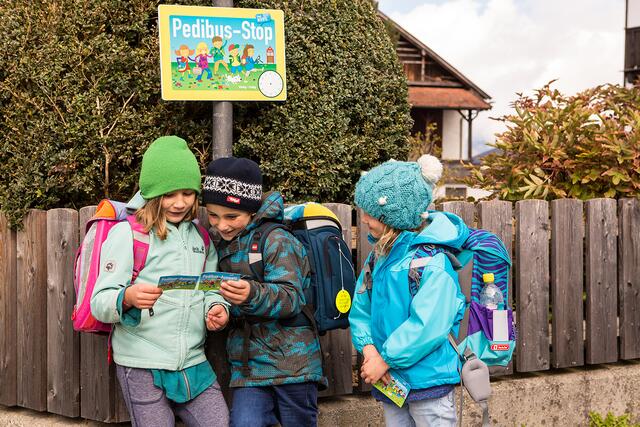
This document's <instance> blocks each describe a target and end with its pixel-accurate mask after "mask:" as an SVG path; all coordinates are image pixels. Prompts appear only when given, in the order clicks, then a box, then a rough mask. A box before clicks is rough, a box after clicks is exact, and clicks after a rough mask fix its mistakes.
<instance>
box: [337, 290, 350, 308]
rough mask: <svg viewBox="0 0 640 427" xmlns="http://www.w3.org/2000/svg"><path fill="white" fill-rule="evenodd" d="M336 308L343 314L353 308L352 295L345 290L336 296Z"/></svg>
mask: <svg viewBox="0 0 640 427" xmlns="http://www.w3.org/2000/svg"><path fill="white" fill-rule="evenodd" d="M336 308H337V309H338V311H339V312H340V313H342V314H344V313H346V312H347V311H349V309H350V308H351V295H349V292H347V291H345V290H344V289H343V290H341V291H340V292H338V295H336Z"/></svg>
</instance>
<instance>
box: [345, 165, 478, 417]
mask: <svg viewBox="0 0 640 427" xmlns="http://www.w3.org/2000/svg"><path fill="white" fill-rule="evenodd" d="M441 175H442V164H441V163H440V161H439V160H438V159H436V158H435V157H433V156H429V155H424V156H422V157H420V158H419V159H418V161H417V162H401V161H395V160H390V161H387V162H385V163H383V164H381V165H379V166H377V167H375V168H373V169H372V170H370V171H369V172H367V173H364V174H363V176H362V177H361V178H360V180H359V181H358V183H357V184H356V191H355V202H356V205H357V206H358V207H359V208H361V209H362V210H363V222H364V223H365V224H367V225H368V226H369V239H370V240H371V241H372V243H374V249H373V250H372V252H371V253H370V254H369V257H368V258H367V261H366V263H365V266H364V268H363V270H362V272H361V274H360V277H359V278H358V283H357V284H356V290H357V291H356V294H355V296H354V301H353V306H352V308H351V313H350V315H349V322H350V323H351V337H352V341H353V344H354V346H355V348H356V349H357V350H358V351H359V352H360V353H362V354H363V356H364V362H363V364H362V369H361V372H360V375H361V377H362V378H363V379H364V380H365V382H367V383H371V384H375V383H376V382H378V381H382V382H383V383H384V384H388V383H389V381H390V380H391V378H392V377H393V378H400V379H401V380H403V381H405V382H406V383H408V385H409V386H410V391H409V393H408V395H407V398H406V401H405V404H404V405H403V406H402V407H398V406H397V405H396V404H395V403H393V402H392V401H391V400H390V399H389V398H387V397H386V396H385V395H384V394H382V393H381V392H380V391H378V390H377V389H376V388H373V389H372V395H373V397H375V398H376V399H377V400H379V401H381V402H382V405H383V407H384V415H385V421H386V424H387V425H388V426H396V425H416V426H434V425H438V426H455V425H456V411H455V405H454V393H453V389H454V386H455V384H457V383H459V382H460V375H459V370H460V369H461V366H460V361H459V357H458V354H457V353H456V350H455V349H454V348H453V346H452V345H451V344H450V343H449V341H448V335H449V333H450V332H452V333H453V334H454V335H457V334H458V328H459V324H460V321H461V320H462V317H463V314H464V308H465V297H464V295H463V294H462V291H461V290H460V285H459V283H458V276H457V273H456V272H455V271H454V269H453V267H452V265H451V262H450V261H449V259H448V258H447V256H446V254H445V253H437V254H436V255H435V256H433V258H431V259H430V260H429V261H428V263H427V264H426V266H425V267H424V270H423V273H422V275H421V279H420V286H419V288H418V290H417V293H416V292H415V290H414V292H412V291H411V289H410V286H411V283H410V281H409V270H410V265H411V263H412V260H413V258H414V255H415V254H416V251H417V250H418V249H419V248H421V247H423V246H425V245H436V246H446V247H449V248H452V249H454V250H455V249H460V247H461V245H462V244H463V243H464V241H465V240H466V239H467V237H468V235H469V229H468V228H467V226H466V225H465V224H464V222H463V221H462V219H460V218H459V217H457V216H455V215H453V214H449V213H445V212H436V211H429V210H428V206H429V204H430V203H431V201H432V199H433V188H434V186H435V184H436V182H437V181H438V180H439V179H440V177H441ZM422 259H424V258H422Z"/></svg>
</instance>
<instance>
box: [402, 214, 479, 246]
mask: <svg viewBox="0 0 640 427" xmlns="http://www.w3.org/2000/svg"><path fill="white" fill-rule="evenodd" d="M428 221H429V224H428V225H427V226H426V227H425V228H424V229H423V230H422V231H421V232H420V233H418V234H417V235H416V237H415V238H414V240H413V242H412V244H411V245H412V246H417V245H424V244H437V245H442V246H448V247H450V248H454V249H460V248H461V247H462V245H463V243H464V242H465V241H466V240H467V238H468V237H469V227H467V225H466V224H465V223H464V221H463V220H462V218H460V217H459V216H457V215H455V214H452V213H449V212H440V211H429V219H428Z"/></svg>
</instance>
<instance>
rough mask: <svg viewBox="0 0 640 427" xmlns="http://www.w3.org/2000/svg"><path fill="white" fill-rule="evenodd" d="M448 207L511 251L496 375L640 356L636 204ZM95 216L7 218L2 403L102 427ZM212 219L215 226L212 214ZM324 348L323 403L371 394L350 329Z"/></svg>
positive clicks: (113, 385)
mask: <svg viewBox="0 0 640 427" xmlns="http://www.w3.org/2000/svg"><path fill="white" fill-rule="evenodd" d="M327 206H328V207H329V208H330V209H331V210H332V211H333V212H335V213H336V214H337V215H338V217H339V218H340V221H341V222H342V224H343V234H344V237H345V241H346V242H347V243H349V244H351V242H354V244H355V247H354V248H352V249H353V255H354V260H355V261H356V264H357V267H358V269H359V268H361V266H362V264H363V262H364V259H365V257H366V255H367V254H368V252H369V250H370V249H371V246H370V244H369V243H368V241H367V239H366V235H367V227H366V225H365V224H364V223H362V221H361V218H360V213H359V212H353V210H352V208H351V206H349V205H343V204H336V203H329V204H327ZM438 209H441V210H444V211H448V212H453V213H456V214H458V215H459V216H461V217H462V218H463V219H464V220H465V222H466V223H467V225H469V226H471V227H479V228H484V229H487V230H490V231H492V232H494V233H496V234H497V235H498V236H500V237H501V238H502V240H503V241H504V243H505V246H506V247H507V250H508V251H509V252H510V253H511V254H512V257H513V260H514V267H513V270H512V280H510V284H509V289H510V291H509V294H510V303H512V304H513V305H515V310H516V311H515V314H516V319H517V326H518V340H517V347H516V356H515V357H514V362H513V363H512V364H511V365H510V366H509V367H508V368H504V369H496V370H493V372H492V373H493V374H494V375H509V374H511V373H513V372H534V371H545V370H549V369H554V368H564V367H576V366H583V365H585V364H599V363H609V362H615V361H617V360H627V359H637V358H640V202H639V201H638V200H637V199H621V200H618V201H616V200H613V199H593V200H588V201H586V202H582V201H578V200H569V199H566V200H555V201H553V202H551V203H548V202H546V201H540V200H527V201H521V202H517V203H515V205H514V204H512V203H510V202H505V201H490V202H480V203H478V204H472V203H468V202H447V203H443V204H442V205H441V206H439V207H438ZM94 210H95V206H88V207H85V208H82V209H80V210H79V211H75V210H72V209H52V210H50V211H42V210H32V211H30V212H29V214H28V215H27V216H26V217H25V220H24V227H23V228H22V229H21V230H20V231H17V232H16V231H14V230H11V229H10V228H9V226H8V222H7V220H6V218H5V217H4V216H2V215H1V214H0V404H2V405H6V406H21V407H25V408H31V409H35V410H38V411H48V412H51V413H55V414H60V415H64V416H67V417H83V418H86V419H91V420H96V421H105V422H120V421H126V420H127V419H128V414H127V411H126V407H125V405H124V402H123V400H122V396H121V395H120V388H119V386H118V384H117V380H116V378H115V373H114V367H113V365H112V366H109V364H108V363H107V354H106V348H107V344H106V337H104V336H97V335H90V334H77V333H75V332H74V331H73V329H72V325H71V320H70V318H71V312H72V310H73V298H74V290H73V277H72V264H73V260H74V256H75V251H76V248H77V246H78V242H79V241H81V239H82V237H83V235H84V228H85V224H86V222H87V220H88V219H89V217H90V216H91V215H92V213H93V212H94ZM201 220H202V221H204V222H205V223H206V221H207V219H206V215H202V218H201ZM461 274H464V273H461ZM514 291H515V292H514ZM224 340H225V335H224V333H217V334H210V336H209V337H208V339H207V357H208V358H209V360H210V361H211V362H212V364H213V365H214V368H215V370H216V372H217V373H218V377H219V380H220V381H221V383H223V384H224V383H225V382H226V381H228V378H229V372H228V367H227V366H226V362H225V360H224V358H225V354H224ZM322 348H323V357H324V363H325V367H326V374H327V376H328V378H329V389H328V390H326V391H324V392H323V394H322V395H323V396H332V395H343V394H350V393H353V392H361V391H367V390H369V389H370V387H368V386H367V385H366V384H361V383H359V382H358V380H356V376H354V375H353V373H354V372H355V370H356V369H357V365H358V363H360V359H359V358H358V357H357V356H356V355H354V354H353V348H352V346H351V341H350V337H349V331H348V330H341V331H332V332H330V333H328V334H327V335H326V336H323V337H322ZM354 361H355V363H354ZM354 364H355V365H356V366H354ZM354 381H355V382H354Z"/></svg>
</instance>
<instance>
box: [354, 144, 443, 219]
mask: <svg viewBox="0 0 640 427" xmlns="http://www.w3.org/2000/svg"><path fill="white" fill-rule="evenodd" d="M441 176H442V163H440V161H439V160H438V159H437V158H435V157H433V156H430V155H426V154H425V155H423V156H422V157H420V158H419V159H418V161H417V162H399V161H395V160H389V161H387V162H384V163H383V164H381V165H379V166H376V167H375V168H373V169H371V170H370V171H369V172H366V173H363V175H362V176H361V177H360V180H359V181H358V183H357V184H356V198H355V201H356V205H357V206H358V207H359V208H361V209H362V210H364V211H365V212H366V213H368V214H369V215H371V216H372V217H374V218H375V219H377V220H378V221H380V222H382V223H384V224H386V225H388V226H390V227H393V228H395V229H396V230H412V229H415V228H418V227H419V226H420V225H421V224H422V222H423V221H424V219H425V218H427V216H428V214H427V207H428V206H429V204H430V203H431V200H432V199H433V187H434V186H435V184H436V182H438V180H439V179H440V177H441Z"/></svg>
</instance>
